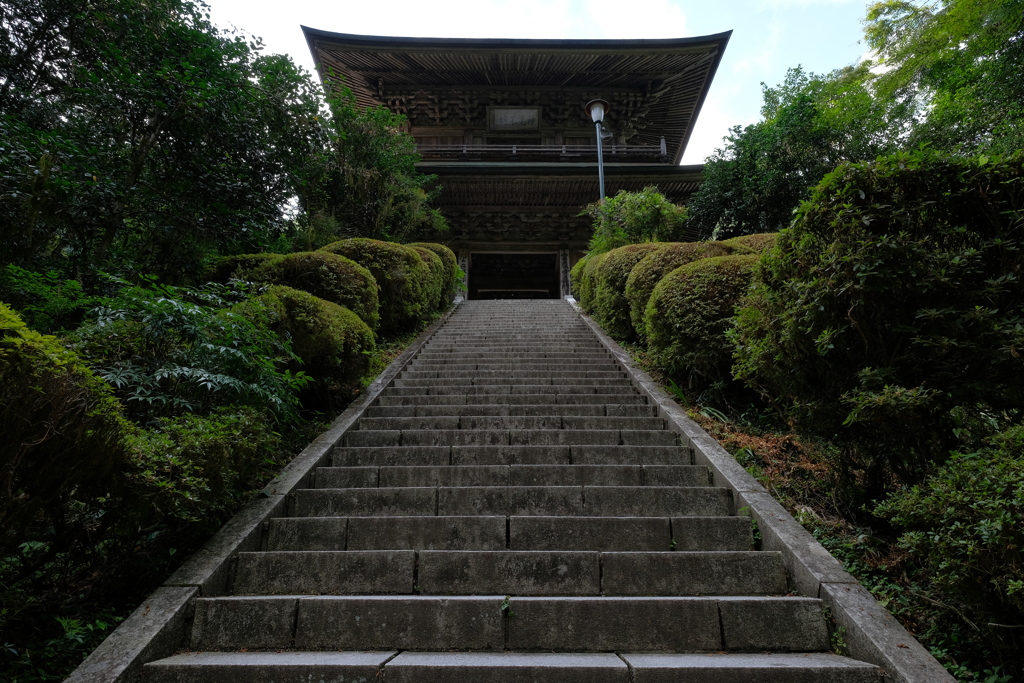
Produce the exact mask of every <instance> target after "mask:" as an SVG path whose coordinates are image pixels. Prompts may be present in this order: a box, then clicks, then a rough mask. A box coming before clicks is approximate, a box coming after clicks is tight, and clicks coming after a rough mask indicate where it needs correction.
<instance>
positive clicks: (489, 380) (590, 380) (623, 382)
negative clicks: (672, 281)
mask: <svg viewBox="0 0 1024 683" xmlns="http://www.w3.org/2000/svg"><path fill="white" fill-rule="evenodd" d="M508 384H516V385H520V386H531V385H539V386H550V385H555V386H564V387H594V386H602V387H616V388H624V387H629V388H632V386H633V383H632V382H631V381H630V380H628V379H626V378H625V377H623V376H622V375H617V376H615V377H571V378H561V377H544V376H541V377H522V378H515V377H480V376H472V375H470V376H467V377H440V378H439V377H433V378H423V379H406V378H404V377H400V378H398V379H396V380H394V381H393V382H392V384H391V386H393V387H434V386H446V387H463V386H493V385H508ZM612 391H614V390H612ZM520 393H521V392H520Z"/></svg>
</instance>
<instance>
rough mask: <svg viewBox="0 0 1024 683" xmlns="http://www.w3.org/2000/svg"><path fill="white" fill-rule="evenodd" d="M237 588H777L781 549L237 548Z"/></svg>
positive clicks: (686, 591) (620, 591)
mask: <svg viewBox="0 0 1024 683" xmlns="http://www.w3.org/2000/svg"><path fill="white" fill-rule="evenodd" d="M232 592H233V593H234V594H235V595H382V594H385V595H412V594H420V595H491V594H494V593H504V594H506V595H558V596H569V595H590V596H598V595H630V596H645V595H647V596H650V595H665V596H681V595H721V596H725V595H745V596H755V595H773V594H775V595H777V594H782V593H785V592H786V571H785V568H784V567H783V564H782V556H781V554H779V553H775V552H755V551H740V552H673V551H668V550H664V551H659V552H597V551H584V550H340V551H309V550H307V551H268V552H247V553H239V555H238V559H237V564H236V568H235V574H234V583H233V591H232Z"/></svg>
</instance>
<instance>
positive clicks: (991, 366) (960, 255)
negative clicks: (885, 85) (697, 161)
mask: <svg viewBox="0 0 1024 683" xmlns="http://www.w3.org/2000/svg"><path fill="white" fill-rule="evenodd" d="M1022 239H1024V157H1022V156H1019V155H1018V156H1017V157H1014V158H1010V159H989V158H985V157H981V158H978V159H954V158H948V157H944V156H942V155H940V154H937V153H935V152H930V151H927V150H924V151H919V152H914V153H908V154H898V155H893V156H890V157H885V158H880V159H879V160H877V161H874V162H870V163H862V164H849V165H845V166H841V167H839V168H838V169H836V171H835V172H834V173H831V174H829V175H828V176H827V177H826V178H825V179H824V180H823V181H822V182H821V184H820V185H819V186H818V187H816V188H815V190H814V192H813V195H812V197H811V199H810V200H809V201H807V202H805V203H804V204H803V205H802V206H801V208H800V210H799V212H798V213H797V216H796V218H795V220H794V223H793V225H792V227H791V228H789V229H788V230H784V231H783V232H782V233H781V234H780V235H779V240H778V243H777V245H776V247H775V248H774V249H773V250H772V251H770V252H768V253H767V254H766V255H765V256H764V257H763V260H762V263H761V266H760V267H759V269H758V275H757V283H758V284H757V286H756V289H755V290H754V292H753V295H752V296H751V297H750V299H749V303H748V304H747V306H746V307H745V308H744V309H743V310H742V311H741V312H740V315H739V324H738V327H737V330H736V334H735V340H736V344H737V360H738V362H737V364H736V367H735V371H736V372H737V373H738V376H739V377H741V378H742V379H744V380H746V381H747V382H748V383H750V384H751V385H752V386H754V387H755V388H757V389H759V390H760V391H762V392H763V393H764V394H766V395H768V396H770V397H772V399H773V400H774V401H775V402H776V403H777V405H778V406H779V407H780V408H781V409H782V410H783V411H784V412H785V413H786V414H788V415H790V416H792V417H793V418H795V419H796V420H797V421H798V423H799V424H800V425H802V426H803V428H804V429H808V430H813V431H815V432H818V433H821V434H823V435H828V436H829V437H833V438H839V439H842V440H843V441H844V442H845V443H847V444H849V447H848V448H847V449H846V450H845V452H846V454H847V457H846V458H845V459H844V462H843V467H844V468H845V471H846V473H847V474H856V473H858V472H860V473H861V474H860V475H858V476H862V477H863V479H861V481H862V485H861V486H859V487H858V489H857V490H858V491H862V492H866V493H867V495H869V496H873V497H875V498H878V497H880V495H881V491H882V489H884V488H885V487H886V486H887V485H888V484H887V482H888V472H890V471H891V472H895V473H896V474H897V475H898V476H899V477H901V478H902V479H903V480H904V481H909V482H913V481H916V480H918V479H919V477H920V476H921V475H922V474H923V473H924V472H926V470H927V469H928V467H929V464H930V462H931V461H932V460H941V459H942V458H943V457H944V456H943V454H945V453H949V452H950V451H951V450H952V449H953V448H954V447H955V445H956V442H955V440H956V439H957V438H958V436H959V438H967V437H969V436H970V435H969V434H967V435H965V431H966V432H970V431H971V429H974V428H976V427H977V426H979V425H986V424H991V422H992V421H993V420H995V421H996V422H999V421H1003V420H1006V419H1013V418H1015V417H1020V411H1021V407H1022V406H1024V357H1022V354H1021V352H1020V351H1019V350H1018V349H1022V348H1024V287H1022V286H1021V278H1022V277H1024V245H1022ZM954 408H957V409H958V410H957V411H953V409H954ZM965 425H967V426H966V427H965ZM971 425H974V427H972V426H971ZM989 428H990V427H985V428H984V429H989ZM955 429H956V430H958V431H957V434H958V436H957V435H955V432H954V430H955ZM984 429H981V430H978V431H979V433H980V434H981V435H984V433H985V432H984ZM975 438H977V435H975Z"/></svg>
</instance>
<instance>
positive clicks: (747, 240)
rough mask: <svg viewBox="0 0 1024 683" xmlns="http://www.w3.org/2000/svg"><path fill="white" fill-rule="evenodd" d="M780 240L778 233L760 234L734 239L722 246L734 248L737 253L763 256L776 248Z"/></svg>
mask: <svg viewBox="0 0 1024 683" xmlns="http://www.w3.org/2000/svg"><path fill="white" fill-rule="evenodd" d="M778 238H779V233H777V232H759V233H757V234H756V235H740V236H739V237H733V238H732V239H728V240H725V241H724V242H722V244H725V245H727V246H729V247H732V248H733V249H735V250H736V251H737V252H741V251H746V252H752V253H755V254H763V253H764V252H766V251H768V250H769V249H771V248H772V247H774V246H775V242H776V241H778Z"/></svg>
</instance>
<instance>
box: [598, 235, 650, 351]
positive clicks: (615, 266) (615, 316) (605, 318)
mask: <svg viewBox="0 0 1024 683" xmlns="http://www.w3.org/2000/svg"><path fill="white" fill-rule="evenodd" d="M660 246H661V245H660V244H658V243H654V242H648V243H645V244H628V245H626V246H624V247H619V248H617V249H613V250H611V251H609V252H607V253H605V254H604V255H603V256H602V258H601V263H600V264H599V265H598V266H597V268H596V269H595V270H594V274H593V278H594V299H593V301H592V302H591V303H590V306H588V307H587V310H588V311H592V312H593V314H594V320H596V321H597V322H598V323H599V324H600V325H601V327H603V328H604V329H605V331H606V332H608V334H610V335H611V336H612V337H614V338H615V339H626V340H632V339H634V338H635V337H636V330H634V329H633V324H632V322H631V320H630V317H629V302H628V301H627V300H626V280H627V279H628V278H629V274H630V272H631V271H632V270H633V267H634V266H635V265H636V264H637V263H639V262H640V261H642V260H643V258H644V257H645V256H647V255H648V254H650V253H651V252H653V251H656V250H658V249H659V248H660Z"/></svg>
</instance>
